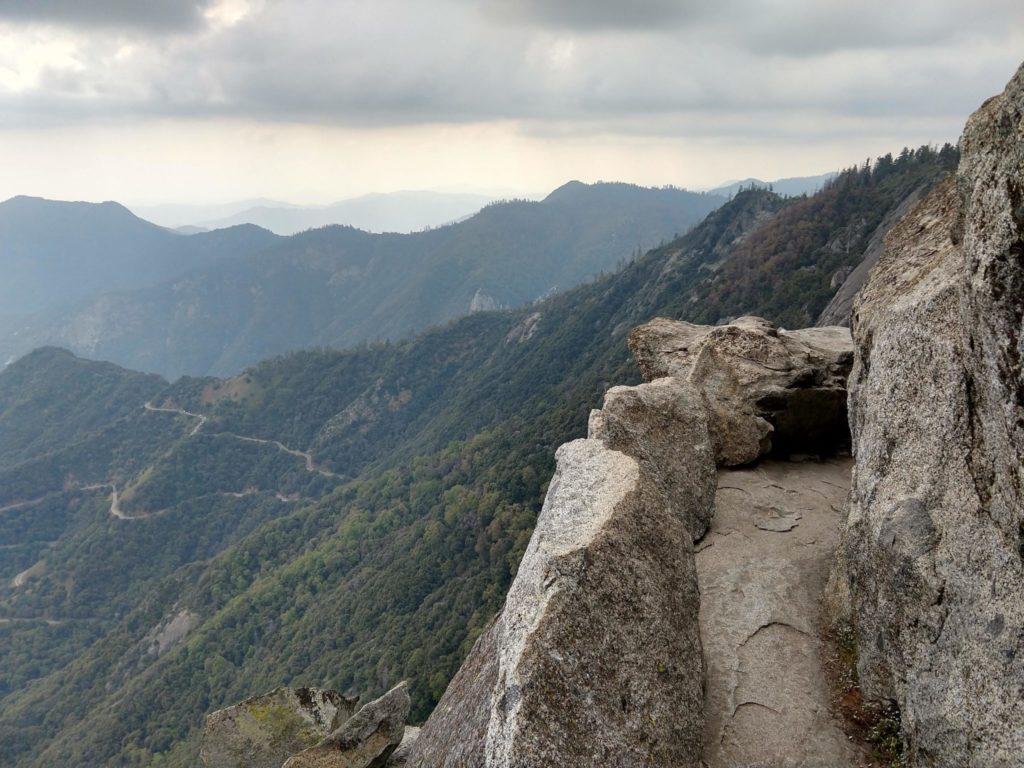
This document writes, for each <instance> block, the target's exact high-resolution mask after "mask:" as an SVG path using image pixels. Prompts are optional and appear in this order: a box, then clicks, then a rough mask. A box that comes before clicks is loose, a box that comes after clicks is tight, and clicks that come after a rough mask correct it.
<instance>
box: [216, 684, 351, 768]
mask: <svg viewBox="0 0 1024 768" xmlns="http://www.w3.org/2000/svg"><path fill="white" fill-rule="evenodd" d="M357 701H358V699H348V698H345V697H344V696H342V695H341V694H339V693H335V692H334V691H324V690H321V689H319V688H277V689H275V690H273V691H271V692H270V693H268V694H265V695H263V696H253V697H252V698H249V699H246V700H245V701H243V702H241V703H240V704H236V705H235V706H233V707H228V708H227V709H221V710H217V711H216V712H213V713H211V714H210V715H209V716H208V717H207V718H206V727H205V728H204V730H203V739H202V744H201V746H200V757H201V758H202V760H203V764H204V765H206V766H209V768H281V764H282V763H283V762H284V761H285V760H287V759H288V758H289V757H291V756H292V755H293V754H295V753H296V752H299V751H300V750H303V749H306V748H308V747H311V746H313V745H314V744H316V743H318V742H319V741H320V740H321V739H323V738H324V737H325V736H326V735H328V734H329V733H331V732H332V731H333V730H334V729H335V728H337V727H338V726H339V725H340V724H341V723H344V722H345V721H346V720H348V719H349V718H350V717H351V716H352V714H353V713H354V712H355V709H356V703H357Z"/></svg>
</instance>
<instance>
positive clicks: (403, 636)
mask: <svg viewBox="0 0 1024 768" xmlns="http://www.w3.org/2000/svg"><path fill="white" fill-rule="evenodd" d="M915 154H916V153H915ZM915 163H917V164H915ZM894 164H896V163H895V161H894ZM876 167H877V166H876ZM942 168H943V161H942V160H941V158H940V157H939V156H937V155H935V154H934V153H933V157H932V159H930V160H929V159H927V157H926V156H923V157H922V158H918V159H917V160H915V161H914V162H911V161H910V160H906V161H905V162H903V163H901V164H898V167H897V168H896V169H895V170H893V171H892V173H891V174H890V175H889V176H888V178H889V179H890V180H889V181H885V179H879V182H878V183H876V184H864V185H859V186H858V185H856V184H853V183H852V180H853V179H854V176H856V177H858V178H859V177H860V176H862V175H863V174H864V171H863V170H862V169H857V170H856V171H855V172H853V171H851V172H850V174H849V180H850V181H851V183H850V184H848V185H846V186H844V185H843V183H842V182H841V180H840V181H839V182H837V183H836V184H834V185H832V186H831V187H829V189H827V190H825V191H823V192H822V193H820V194H819V195H816V196H814V197H811V198H797V199H792V200H785V199H782V198H779V197H778V196H776V195H774V194H773V193H771V192H770V191H767V190H747V191H744V192H742V193H740V194H738V195H737V196H736V197H735V199H734V200H732V201H731V202H730V203H729V204H728V205H726V206H724V207H723V208H721V209H719V210H717V211H715V212H714V213H712V214H711V215H710V216H709V217H708V218H707V219H706V220H705V221H704V222H703V223H702V224H701V225H700V226H698V227H697V228H696V229H694V230H693V231H692V232H690V233H688V234H686V235H684V236H683V237H681V238H679V239H677V240H674V241H672V242H671V243H669V244H667V245H665V246H663V247H661V248H657V249H655V250H653V251H651V252H650V253H648V254H646V255H645V256H643V257H642V258H640V259H637V260H636V261H635V262H633V263H631V264H629V265H627V266H625V267H624V268H623V269H621V270H620V271H619V272H617V273H616V274H614V275H609V276H606V277H603V278H601V279H598V280H596V281H594V282H593V283H590V284H588V285H585V286H582V287H580V288H578V289H575V290H573V291H570V292H568V293H565V294H561V295H558V296H555V297H552V298H550V299H547V300H545V301H541V302H538V303H535V304H533V305H530V306H528V307H525V308H523V309H521V310H517V311H512V312H485V313H480V314H476V315H473V316H470V317H468V318H464V319H462V320H459V321H456V322H454V323H451V324H449V325H447V326H444V327H442V328H437V329H434V330H432V331H429V332H427V333H425V334H423V335H421V336H419V337H417V338H416V339H413V340H411V341H407V342H402V343H397V344H390V345H387V344H385V345H375V346H369V347H364V348H362V349H355V350H350V351H347V352H332V351H326V350H319V351H308V352H302V353H298V354H294V355H289V356H286V357H281V358H276V359H273V360H269V361H266V362H264V363H262V364H260V365H259V366H257V367H255V368H253V369H251V370H250V371H248V372H246V374H244V375H242V376H240V377H236V378H234V379H230V380H224V381H217V380H211V379H185V380H182V381H180V382H178V383H176V384H175V385H172V386H169V387H167V388H165V389H163V390H162V391H160V392H159V393H158V394H156V395H154V396H152V397H151V398H150V400H151V402H152V403H154V404H156V405H158V406H161V407H168V408H177V409H180V410H184V411H188V412H191V413H196V414H202V415H203V416H205V417H207V421H206V422H205V423H204V424H203V425H202V427H201V428H200V429H199V431H198V432H196V433H194V434H193V430H194V429H195V426H196V423H197V421H196V419H195V418H191V417H186V416H183V415H175V414H173V413H153V412H146V411H144V409H142V408H141V406H140V407H138V408H137V410H130V412H129V413H128V414H127V415H125V416H124V417H122V418H121V419H120V420H119V421H115V422H114V423H115V424H120V425H123V426H122V427H120V428H121V429H128V427H127V426H126V425H131V430H137V431H132V432H130V434H132V435H136V437H133V438H132V439H133V440H135V439H138V440H145V436H146V434H147V433H146V432H145V431H144V429H145V428H149V429H153V430H155V431H154V432H153V439H152V441H151V443H150V444H149V445H148V446H147V447H143V446H141V445H140V446H139V447H138V448H137V449H136V450H134V451H132V455H133V457H134V456H146V457H149V458H148V459H147V460H146V461H145V462H144V466H137V467H136V468H134V469H131V470H129V469H125V468H123V467H121V466H114V465H116V464H117V461H118V460H117V459H116V458H112V459H111V462H112V464H111V467H110V469H111V471H112V472H121V473H122V475H123V479H122V480H121V482H122V483H124V484H125V486H126V487H129V488H131V490H132V494H133V495H132V496H131V497H130V498H129V500H128V502H127V503H128V505H129V507H130V508H134V509H136V510H138V511H144V512H148V513H149V516H148V517H145V518H141V519H138V520H130V521H126V520H116V519H112V518H111V517H110V515H109V509H108V507H109V502H108V500H107V499H106V497H105V496H104V495H103V493H102V492H97V493H93V494H92V495H86V494H71V495H69V497H68V500H67V501H66V503H64V506H60V503H61V502H59V497H53V498H52V501H53V503H54V505H55V506H53V507H46V508H45V509H46V512H45V514H39V515H30V514H28V513H27V512H26V511H25V510H20V511H19V514H21V515H22V516H21V517H20V518H19V519H21V520H22V521H25V522H31V523H32V524H37V525H38V526H40V528H39V534H38V536H37V537H36V538H37V539H38V540H39V541H43V538H42V537H43V536H48V537H55V539H56V541H55V542H54V543H51V544H38V546H40V547H41V549H40V550H38V560H41V561H44V562H45V563H46V566H45V568H44V569H43V570H42V572H41V573H39V574H38V575H34V576H33V577H32V578H30V579H29V580H27V581H26V583H25V584H24V585H23V586H22V587H20V588H17V589H15V588H8V589H7V590H6V592H5V593H4V594H3V595H2V598H0V615H6V616H12V615H16V616H23V617H45V618H48V619H50V620H53V621H57V622H60V623H58V624H56V625H52V626H51V625H45V624H41V623H39V622H35V623H32V622H28V623H12V624H7V625H0V633H2V634H4V635H6V638H5V639H4V642H3V643H0V654H3V656H2V657H0V659H2V661H0V669H4V670H10V673H9V678H8V679H6V680H4V685H6V689H3V690H4V691H5V692H6V691H9V692H7V693H6V695H4V696H3V698H2V699H0V751H2V752H3V753H4V754H11V755H18V756H19V757H18V758H17V759H18V764H24V765H40V766H42V765H53V764H83V765H91V764H105V763H109V764H129V765H154V764H160V763H161V761H163V762H164V764H171V765H191V764H193V762H194V756H195V746H196V745H195V741H194V736H195V733H196V731H195V729H196V728H197V727H198V725H199V723H200V722H201V718H202V714H203V713H204V712H205V711H208V710H210V709H212V708H215V707H218V706H221V705H223V704H226V703H229V702H233V701H237V700H239V699H241V698H244V697H245V696H247V695H250V694H252V693H255V692H259V691H262V690H266V689H270V688H273V687H275V686H276V685H280V684H296V685H298V684H310V685H326V686H330V687H336V688H339V689H342V690H347V691H350V692H353V693H362V694H364V695H372V694H374V693H377V692H380V691H382V690H384V689H385V688H387V687H389V685H390V684H391V683H393V682H394V681H395V680H397V679H399V678H404V677H407V678H409V679H410V680H411V681H412V693H413V697H414V716H415V717H417V718H423V717H424V716H425V715H426V714H427V713H428V712H429V711H430V708H431V707H432V705H433V703H434V702H435V701H436V700H437V697H438V696H439V695H440V693H441V692H442V691H443V689H444V687H445V685H446V683H447V680H448V679H449V678H450V676H451V675H452V674H453V673H454V671H455V669H456V668H457V666H458V664H459V662H460V661H461V659H462V657H463V655H464V654H465V652H466V651H467V650H468V647H469V646H470V645H471V643H472V641H473V639H474V638H475V636H476V633H478V632H479V630H480V628H481V627H482V626H483V625H484V624H485V623H486V621H487V620H488V619H489V618H490V616H491V615H492V614H493V613H494V611H496V610H497V609H498V607H500V605H501V602H502V600H503V598H504V594H505V591H506V589H507V587H508V584H509V582H510V579H511V578H512V576H513V574H514V573H515V568H516V566H517V564H518V562H519V558H520V557H521V555H522V552H523V551H524V549H525V546H526V543H527V541H528V539H529V535H530V532H531V530H532V525H533V522H534V520H535V517H536V514H537V512H538V511H539V509H540V505H541V503H542V500H543V494H544V490H545V488H546V483H547V481H548V479H549V478H550V475H551V471H552V468H553V454H554V450H555V448H556V447H557V446H558V445H559V444H561V443H562V442H565V441H566V440H568V439H572V438H574V437H578V436H580V435H582V434H583V432H584V431H585V428H586V421H587V414H588V413H589V410H590V409H591V408H593V407H596V406H598V405H599V404H600V401H601V398H602V396H603V393H604V391H605V390H606V389H607V388H608V387H609V386H611V385H613V384H623V383H630V382H633V381H636V380H637V378H638V376H637V372H636V371H635V369H634V368H633V366H632V364H631V362H630V361H629V359H628V353H627V349H626V344H625V337H626V334H627V333H628V332H629V330H630V329H631V328H633V327H634V326H635V325H637V324H638V323H641V322H644V321H646V320H648V319H650V318H651V317H653V316H655V315H658V314H664V315H672V316H676V317H681V318H684V319H703V318H702V317H701V313H705V312H714V313H721V315H719V316H735V315H739V314H743V313H750V312H753V313H759V314H764V315H766V316H768V317H772V318H774V319H779V317H780V312H784V311H794V312H802V311H806V296H805V295H801V296H800V299H799V304H796V303H794V305H793V306H783V307H781V309H780V310H778V311H776V310H773V306H774V305H773V304H772V302H773V301H774V296H773V295H767V296H760V295H759V294H757V293H751V292H747V291H735V292H730V291H728V290H726V288H728V286H727V285H724V284H723V279H724V278H723V277H722V275H723V274H724V273H727V271H728V270H732V269H734V268H736V269H739V268H738V267H734V262H735V261H736V260H737V259H741V258H742V259H746V261H745V262H744V269H746V270H750V271H752V272H753V273H754V274H753V275H752V276H751V280H752V281H753V282H755V283H756V282H757V279H758V278H760V279H761V280H769V279H774V280H777V281H778V283H779V285H780V286H781V288H783V289H784V288H785V286H786V285H788V282H789V279H793V280H797V279H803V278H802V272H801V267H803V266H806V265H807V264H810V265H812V266H815V265H817V263H818V262H816V261H815V259H829V258H831V256H829V255H828V254H830V253H831V251H830V250H829V249H827V248H826V249H824V250H822V245H821V244H822V243H826V244H827V243H829V242H831V241H833V240H837V239H839V238H842V237H845V236H846V235H845V233H847V232H849V231H851V228H856V227H859V226H862V225H861V224H859V222H860V221H861V220H862V218H863V216H864V215H865V213H864V212H865V211H867V210H870V209H872V208H873V207H878V208H879V209H881V213H880V214H877V215H878V216H879V220H880V217H881V216H884V214H885V212H886V211H887V210H890V209H891V208H892V207H893V206H895V205H898V203H899V202H900V199H901V198H900V197H899V192H898V190H899V189H907V190H909V189H911V188H913V187H914V186H915V185H916V184H919V183H926V179H927V176H928V173H931V175H932V176H935V177H937V176H938V175H940V174H941V172H942ZM925 171H928V173H925ZM870 172H871V174H872V175H873V174H874V173H875V169H874V168H873V169H871V171H870ZM900 179H902V181H901V182H900V184H902V186H900V184H897V183H896V182H897V180H900ZM821 196H831V198H830V200H831V202H822V201H820V200H818V198H819V197H821ZM847 198H850V199H849V200H848V199H847ZM854 199H855V200H856V203H855V204H854V202H852V200H854ZM813 201H818V202H813ZM872 215H876V214H872ZM786 217H789V218H786ZM780 221H787V222H789V223H788V224H787V226H792V227H803V228H808V229H810V230H811V231H813V232H814V233H815V236H814V237H810V238H794V243H796V244H797V245H798V246H799V247H794V248H793V249H791V250H786V251H784V252H783V253H784V258H780V259H761V260H753V259H748V256H747V255H746V254H754V253H766V252H768V250H770V249H769V246H771V245H772V244H773V243H777V242H780V234H779V231H778V229H777V227H778V226H779V225H778V222H780ZM856 242H859V241H855V244H856ZM759 243H760V244H761V245H760V246H759V245H758V244H759ZM816 254H817V255H816ZM848 258H850V259H851V260H855V259H856V254H855V253H852V252H851V254H849V255H848ZM825 263H826V262H824V261H823V262H822V264H825ZM828 269H831V266H829V267H827V268H826V267H822V268H821V269H820V270H818V271H819V272H820V274H817V277H816V278H815V280H816V282H814V283H813V285H814V286H815V287H816V290H823V291H825V293H826V294H827V290H828V289H827V288H824V289H823V288H822V287H821V286H822V285H824V286H828V284H829V281H830V279H831V274H827V271H828ZM739 271H740V272H742V271H743V270H742V269H740V270H739ZM807 271H808V270H803V272H807ZM718 294H720V296H719V295H718ZM825 300H826V301H827V295H826V297H825ZM708 302H717V303H716V304H715V305H714V308H712V309H709V308H708V304H707V303H708ZM124 373H125V375H129V374H128V372H124ZM4 375H6V374H0V387H2V381H3V376H4ZM110 429H113V427H108V428H107V429H106V430H103V429H101V430H98V431H96V432H94V433H89V434H85V435H82V436H81V444H82V445H89V444H90V443H91V442H92V441H96V443H95V444H96V445H97V446H99V445H105V444H107V443H109V430H110ZM232 435H235V436H249V437H254V438H258V439H261V440H274V441H279V442H280V443H281V444H282V445H285V446H288V447H289V448H291V449H294V450H297V451H304V452H308V453H309V454H310V455H311V456H312V458H313V459H314V460H315V462H317V463H318V464H319V465H321V466H323V467H326V468H327V469H328V470H330V471H332V472H334V473H337V474H339V475H342V476H343V478H344V479H342V480H332V479H330V478H326V477H324V476H323V475H319V474H317V473H313V472H309V471H307V470H306V468H305V465H304V463H303V462H302V461H301V460H298V459H295V457H294V456H292V455H291V454H286V453H282V452H281V451H280V450H275V451H270V450H269V449H268V447H267V446H266V445H264V444H251V443H241V442H240V441H239V440H238V439H237V438H233V437H231V436H232ZM103 441H107V443H104V442H103ZM95 453H96V454H98V455H99V454H102V455H111V456H113V454H112V453H110V451H106V452H104V451H96V452H95ZM58 459H59V461H60V462H63V463H62V464H61V467H62V469H64V468H67V467H69V466H71V465H73V464H74V462H75V461H80V462H86V461H91V460H92V459H91V458H89V457H88V456H86V455H85V454H84V452H83V453H82V454H80V455H79V456H78V457H77V458H74V457H68V456H67V455H66V454H63V453H61V452H60V451H58V452H55V453H53V454H47V455H45V456H41V457H37V458H36V459H34V461H35V462H37V463H38V464H40V465H45V464H46V462H47V461H50V460H53V461H57V460H58ZM124 460H125V461H127V457H124ZM125 466H127V465H125ZM52 476H53V477H60V476H61V473H60V472H56V471H54V472H53V474H52ZM3 488H4V485H3V481H2V480H0V490H2V489H3ZM250 491H251V493H249V492H250ZM247 493H248V495H246V494H247ZM278 493H282V495H283V496H284V497H285V498H286V499H292V500H286V501H282V500H281V499H280V498H278V496H277V494H278ZM233 494H241V495H237V496H236V495H233ZM47 503H48V504H49V503H50V502H47ZM2 505H3V501H2V500H0V506H2ZM41 509H42V508H41ZM65 510H66V511H65ZM47 520H50V521H51V522H49V523H47V522H46V521H47ZM45 525H49V526H50V528H48V529H45V531H44V526H45ZM47 540H48V539H47ZM4 552H5V550H2V549H0V562H2V559H3V558H4V557H5V555H4ZM35 556H36V554H32V555H31V556H26V555H24V554H23V555H22V557H23V558H24V559H23V560H22V561H21V562H22V563H25V562H26V560H27V559H31V557H35ZM38 560H37V561H38ZM37 561H33V562H37ZM95 563H102V565H101V567H98V568H94V567H93V566H94V564H95ZM31 564H32V563H27V564H25V565H24V568H28V567H29V566H30V565H31ZM69 584H70V585H72V586H71V587H70V588H69V587H68V585H69ZM183 612H186V613H187V614H188V615H191V616H195V617H196V622H197V623H196V625H195V627H194V628H193V629H192V631H191V632H190V633H189V634H188V635H187V637H185V638H184V640H183V641H182V642H181V643H180V644H179V645H176V646H174V647H172V648H170V649H168V650H165V651H164V652H163V653H162V654H154V653H151V652H150V651H149V649H150V648H151V646H152V637H153V635H154V633H158V632H159V629H160V627H161V626H163V625H164V624H165V623H166V622H167V621H169V619H170V618H171V617H173V616H176V615H179V614H182V613H183ZM72 618H74V619H76V621H75V622H72V621H70V619H72ZM147 638H148V639H147ZM24 647H32V648H33V649H37V650H36V651H35V652H34V654H33V656H32V660H31V663H29V662H28V661H27V660H26V656H25V655H24V653H23V652H21V651H18V650H14V649H18V648H24ZM5 674H6V673H5ZM58 703H59V704H58ZM40 745H42V746H40Z"/></svg>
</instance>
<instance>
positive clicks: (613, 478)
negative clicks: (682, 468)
mask: <svg viewBox="0 0 1024 768" xmlns="http://www.w3.org/2000/svg"><path fill="white" fill-rule="evenodd" d="M697 455H699V456H700V457H701V458H699V459H698V458H697V457H696V456H695V457H694V461H695V462H697V461H702V462H709V461H710V458H709V457H710V451H709V450H708V449H707V448H706V446H705V450H704V451H703V452H702V453H699V454H697ZM557 458H558V467H557V470H556V472H555V476H554V478H553V479H552V481H551V485H550V486H549V489H548V496H547V499H546V500H545V503H544V508H543V510H542V512H541V514H540V517H539V518H538V521H537V527H536V529H535V531H534V534H533V538H532V539H531V541H530V545H529V547H528V549H527V552H526V554H525V556H524V558H523V561H522V563H521V564H520V567H519V571H518V573H517V574H516V578H515V580H514V581H513V584H512V586H511V588H510V590H509V594H508V598H507V601H506V604H505V607H504V609H503V610H502V612H501V614H499V616H498V618H497V620H496V621H495V623H494V624H493V625H492V626H491V627H490V628H489V629H488V630H487V631H486V632H485V633H484V635H483V636H482V637H481V638H480V639H479V640H478V641H477V644H476V646H475V647H474V649H473V651H472V652H471V653H470V656H469V658H468V659H467V660H466V663H465V664H464V665H463V668H462V670H460V672H459V675H458V676H456V678H455V679H454V680H453V681H452V684H451V685H450V686H449V689H448V691H447V692H446V693H445V696H444V698H443V699H442V701H441V704H440V705H439V706H438V709H437V711H435V713H434V714H433V715H432V716H431V718H430V720H429V721H428V722H427V724H426V725H425V726H424V728H423V731H422V733H421V734H420V738H419V740H418V741H417V743H416V745H415V747H414V748H413V754H412V755H411V757H410V760H409V763H408V764H409V765H410V766H417V767H419V768H428V767H429V768H442V767H448V768H454V767H455V766H459V767H465V768H481V766H496V767H497V766H501V767H502V768H506V767H509V768H510V767H511V766H515V767H516V768H530V767H532V766H537V767H538V768H539V767H540V766H544V767H545V768H547V766H553V765H560V766H563V765H564V766H569V765H578V766H596V765H607V766H637V767H638V768H639V767H640V766H683V767H685V766H696V765H697V764H698V760H699V758H700V752H701V731H702V727H703V714H702V701H703V690H702V682H703V674H702V659H701V650H700V637H699V629H698V624H697V614H698V602H699V597H698V594H697V585H696V578H695V572H694V564H693V551H692V544H691V541H692V535H691V533H690V531H689V530H688V529H687V527H686V525H685V524H684V522H683V516H681V515H679V514H677V512H676V511H674V510H672V509H669V507H668V505H666V504H665V502H664V497H663V489H661V488H659V487H657V485H656V484H655V483H654V482H653V481H652V480H650V479H648V478H647V477H646V476H645V473H644V471H643V470H642V462H640V461H638V460H636V459H634V458H632V457H630V456H627V455H625V454H624V453H621V452H618V451H614V450H611V449H609V448H608V447H607V446H606V445H604V444H603V443H602V442H601V441H599V440H596V439H590V440H577V441H574V442H572V443H568V444H566V445H563V446H562V447H561V448H560V449H559V451H558V454H557ZM701 471H703V470H701Z"/></svg>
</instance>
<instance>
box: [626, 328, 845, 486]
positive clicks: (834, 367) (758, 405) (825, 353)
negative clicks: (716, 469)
mask: <svg viewBox="0 0 1024 768" xmlns="http://www.w3.org/2000/svg"><path fill="white" fill-rule="evenodd" d="M629 347H630V349H631V350H632V352H633V357H634V359H635V360H636V362H637V365H638V366H639V367H640V370H641V372H642V373H643V375H644V378H645V379H647V380H648V381H651V380H653V379H657V378H661V377H663V376H673V377H676V378H678V379H682V380H684V381H686V382H687V383H689V384H690V385H691V386H692V387H693V388H694V389H696V390H697V391H698V392H699V393H700V394H701V396H702V398H703V400H704V405H705V407H706V408H707V412H708V425H709V429H710V433H711V441H712V444H713V446H714V449H715V456H716V459H717V461H718V463H719V464H720V465H725V466H737V465H741V464H749V463H750V462H752V461H755V460H756V459H758V458H759V457H761V456H764V455H766V454H768V453H769V452H772V451H773V450H774V451H775V452H776V453H785V452H787V451H789V450H794V449H798V450H799V451H800V452H803V453H808V452H810V453H814V452H822V453H827V452H829V451H831V450H834V449H835V448H836V447H837V444H840V443H842V442H843V441H845V439H846V437H847V435H848V430H847V426H846V378H847V375H848V374H849V370H850V365H851V363H852V361H853V345H852V342H851V340H850V332H849V330H848V329H846V328H840V327H827V328H807V329H803V330H799V331H785V330H780V329H777V328H776V327H775V326H774V325H772V324H771V323H769V322H768V321H767V320H764V319H762V318H759V317H741V318H738V319H736V320H734V321H733V322H731V323H729V324H728V325H722V326H710V325H694V324H692V323H687V322H683V321H681V320H668V319H665V318H657V319H655V320H652V321H651V322H649V323H647V324H645V325H641V326H639V327H637V328H634V329H633V331H632V333H630V335H629Z"/></svg>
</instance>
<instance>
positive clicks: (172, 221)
mask: <svg viewBox="0 0 1024 768" xmlns="http://www.w3.org/2000/svg"><path fill="white" fill-rule="evenodd" d="M496 199H498V198H497V197H495V196H494V195H481V194H464V193H449V192H418V191H408V192H389V193H387V194H370V195H363V196H361V197H355V198H351V199H349V200H342V201H340V202H337V203H334V204H332V205H324V206H301V205H292V204H290V203H282V202H278V201H275V200H247V201H242V202H239V203H228V204H226V205H220V206H201V205H191V206H190V205H158V206H134V207H133V210H134V211H135V213H137V214H138V215H139V216H141V217H143V218H145V219H148V220H150V221H153V222H156V223H157V224H160V225H163V226H166V227H172V228H175V229H180V228H182V227H195V228H198V229H221V228H223V227H231V226H235V225H238V224H255V225H257V226H260V227H263V228H264V229H269V230H270V231H271V232H276V233H277V234H279V235H294V234H296V233H298V232H303V231H305V230H307V229H314V228H316V227H326V226H329V225H331V224H341V225H346V226H350V227H355V228H356V229H362V230H365V231H367V232H402V233H408V232H419V231H420V230H423V229H426V228H428V227H438V226H443V225H445V224H450V223H452V222H454V221H458V220H460V219H464V218H466V217H467V216H470V215H472V214H474V213H476V212H477V211H479V210H480V209H481V208H483V207H484V206H485V205H487V204H488V203H492V202H494V201H495V200H496Z"/></svg>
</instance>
